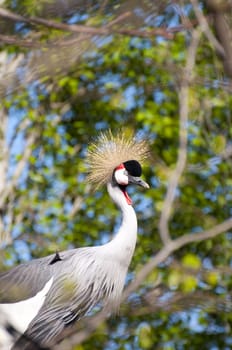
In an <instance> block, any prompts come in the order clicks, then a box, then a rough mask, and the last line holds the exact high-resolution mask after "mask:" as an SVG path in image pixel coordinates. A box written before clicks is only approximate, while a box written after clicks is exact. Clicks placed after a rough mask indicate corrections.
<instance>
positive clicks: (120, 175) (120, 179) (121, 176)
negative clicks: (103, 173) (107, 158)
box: [114, 168, 129, 186]
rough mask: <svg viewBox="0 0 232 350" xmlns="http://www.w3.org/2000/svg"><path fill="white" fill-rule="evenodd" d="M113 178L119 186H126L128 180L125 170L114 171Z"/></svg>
mask: <svg viewBox="0 0 232 350" xmlns="http://www.w3.org/2000/svg"><path fill="white" fill-rule="evenodd" d="M114 177H115V180H116V181H117V183H118V184H119V185H125V186H126V185H128V182H129V180H128V176H127V174H126V170H125V168H122V169H118V170H116V171H115V173H114Z"/></svg>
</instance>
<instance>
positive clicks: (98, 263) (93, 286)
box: [0, 160, 148, 350]
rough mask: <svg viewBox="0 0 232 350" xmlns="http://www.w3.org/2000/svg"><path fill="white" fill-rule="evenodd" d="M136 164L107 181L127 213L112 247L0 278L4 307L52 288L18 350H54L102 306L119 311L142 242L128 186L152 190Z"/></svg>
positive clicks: (61, 256) (44, 261)
mask: <svg viewBox="0 0 232 350" xmlns="http://www.w3.org/2000/svg"><path fill="white" fill-rule="evenodd" d="M130 162H131V163H129V162H128V164H126V162H124V163H121V164H119V165H118V166H117V167H116V168H114V169H112V170H113V171H112V176H111V179H110V180H108V181H107V189H108V193H109V195H110V197H111V198H112V200H113V201H114V202H115V203H116V205H117V206H118V207H119V208H120V210H121V212H122V222H121V226H120V228H119V230H118V232H117V233H116V235H115V236H114V237H113V239H112V240H111V241H109V242H108V243H106V244H104V245H101V246H97V247H85V248H78V249H72V250H68V251H64V252H59V253H56V254H53V255H50V256H47V257H44V258H41V259H36V260H33V261H31V262H29V263H26V264H21V265H19V266H17V267H15V268H13V269H11V270H10V271H8V272H4V273H2V274H0V302H1V303H9V302H10V303H15V302H18V301H20V300H25V299H28V298H31V297H33V296H34V295H36V294H37V293H39V292H40V291H41V290H42V289H43V288H45V287H46V288H47V290H46V294H43V295H41V300H42V306H41V307H40V308H39V310H38V313H37V315H36V316H35V317H34V318H33V320H32V321H31V322H30V324H29V326H28V328H27V330H26V332H25V333H24V335H23V337H21V338H20V339H19V340H18V341H17V342H16V344H15V346H14V347H13V349H21V350H26V349H32V345H31V344H30V341H31V340H32V341H33V343H35V344H39V345H40V346H42V347H50V346H52V345H54V344H55V343H56V342H57V341H58V340H60V339H61V338H62V332H63V331H64V330H65V329H66V328H67V327H69V326H71V325H72V324H73V323H74V322H75V321H76V320H78V319H79V318H81V317H83V316H84V315H85V314H86V313H87V312H88V311H90V310H91V309H92V308H93V307H94V306H95V305H97V304H99V303H100V304H103V306H104V307H105V308H107V310H109V311H115V310H117V309H118V307H119V305H120V300H121V294H122V290H123V286H124V283H125V278H126V274H127V270H128V266H129V264H130V261H131V258H132V256H133V253H134V249H135V245H136V237H137V218H136V214H135V211H134V209H133V207H132V205H131V202H130V199H129V197H128V194H127V192H126V186H127V185H128V184H129V183H130V182H134V183H137V184H139V185H141V186H143V187H148V185H147V184H146V183H145V182H144V181H142V180H141V179H140V178H139V177H138V176H140V175H141V167H140V166H138V164H139V163H138V162H137V161H135V160H132V161H130ZM133 162H134V163H133ZM137 163H138V164H137ZM133 166H134V167H135V168H136V167H137V170H136V169H134V170H133V169H132V168H133ZM127 167H128V169H129V168H131V169H130V174H129V171H127V169H126V168H127ZM133 171H134V174H133ZM135 175H136V176H135ZM19 317H20V315H19ZM27 340H28V345H27ZM27 346H28V347H27Z"/></svg>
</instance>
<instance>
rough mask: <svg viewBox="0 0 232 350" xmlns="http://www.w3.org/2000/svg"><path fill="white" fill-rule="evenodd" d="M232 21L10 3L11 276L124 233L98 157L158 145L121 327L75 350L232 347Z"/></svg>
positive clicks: (5, 65)
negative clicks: (106, 139)
mask: <svg viewBox="0 0 232 350" xmlns="http://www.w3.org/2000/svg"><path fill="white" fill-rule="evenodd" d="M231 10H232V4H231V1H226V0H220V1H219V0H212V1H197V0H192V1H184V0H183V1H149V0H147V1H146V0H140V1H137V0H134V1H131V0H124V1H123V0H121V1H120V0H104V1H103V0H102V1H94V0H92V1H91V0H85V1H82V0H66V1H63V0H43V1H37V0H14V1H10V0H9V1H8V0H7V1H1V7H0V236H1V242H2V243H1V244H2V246H1V250H0V269H1V271H3V270H5V269H8V268H10V267H12V266H14V265H17V264H19V263H22V262H25V261H29V260H31V259H33V258H38V257H42V256H46V255H48V254H51V253H54V252H55V251H57V250H58V251H61V250H65V249H69V248H73V247H83V246H86V245H98V244H102V243H105V242H107V241H108V240H109V239H110V238H111V237H112V234H113V233H114V232H115V230H116V229H117V225H118V224H119V222H120V217H119V216H118V211H117V209H116V208H115V206H114V204H113V203H111V200H110V199H109V198H108V195H107V192H106V189H105V188H100V189H98V191H97V192H94V191H93V188H92V187H91V186H90V185H89V184H88V183H87V182H86V174H87V171H88V168H87V166H86V163H85V156H86V151H87V147H88V143H89V142H90V141H93V140H94V139H95V138H96V137H97V135H99V133H100V132H101V131H105V130H107V129H109V128H110V129H111V130H112V132H115V131H118V130H120V129H123V130H124V131H125V132H127V133H128V138H129V137H130V136H131V134H135V135H136V137H138V138H144V139H146V140H147V141H148V142H149V145H150V158H149V160H148V161H147V162H146V164H145V165H144V171H143V176H144V179H146V181H147V182H148V183H149V184H150V186H151V188H150V189H149V190H148V191H143V190H137V189H136V190H135V189H131V192H130V195H131V197H132V198H133V202H134V207H135V209H136V212H137V214H138V220H139V236H138V243H137V247H136V252H135V255H134V258H133V261H132V264H131V266H130V272H129V275H128V281H127V289H126V291H128V293H127V292H126V293H127V294H125V300H124V302H123V303H122V306H121V309H120V313H119V315H118V316H114V317H111V318H109V319H108V320H107V321H106V320H105V319H101V320H100V321H99V322H97V323H96V322H95V327H93V328H94V329H93V330H90V331H89V332H87V334H86V336H85V337H84V338H83V339H82V340H81V342H79V344H78V341H77V342H76V345H72V346H71V345H70V344H68V343H67V344H66V348H65V349H69V348H70V349H75V350H82V349H86V350H88V349H105V350H119V349H120V350H124V349H125V350H140V349H165V350H172V349H178V350H182V349H196V350H198V349H201V350H204V349H207V350H209V349H211V350H217V349H220V350H226V349H231V347H232V329H231V326H232V313H231V311H232V300H231V287H232V259H231V257H232V245H231V240H232V231H231V230H232V223H231V221H230V217H231V203H232V163H231V157H232V142H231V135H232V95H231V92H232V80H231V78H232V46H231V45H232V41H231V38H232V22H231V18H232V17H231ZM224 224H225V225H224ZM220 225H221V226H220ZM197 235H201V236H197ZM170 237H171V239H173V240H177V242H179V243H178V244H179V245H178V246H175V248H172V247H171V245H170V244H169V242H170ZM186 237H187V241H186V240H185V239H186ZM188 237H191V238H190V240H189V241H188ZM192 237H198V238H196V241H194V240H195V238H193V239H192ZM182 238H183V239H182ZM191 240H192V241H191ZM175 242H176V241H175ZM187 243H190V244H187ZM160 252H163V253H164V256H161V257H160V258H159V259H157V260H155V257H156V256H157V254H159V253H160ZM158 256H160V255H158ZM151 262H152V263H151ZM149 263H151V264H152V267H151V268H150V269H149V273H145V272H144V267H146V266H148V265H147V264H149ZM143 272H144V273H143ZM137 274H139V276H140V277H141V278H140V281H139V283H138V285H136V286H135V285H132V284H131V283H133V282H132V281H133V280H134V279H135V278H136V276H137ZM1 316H2V314H0V319H1ZM2 317H3V316H2ZM4 317H5V316H4ZM90 319H91V317H90ZM8 321H9V320H8ZM77 332H78V326H77Z"/></svg>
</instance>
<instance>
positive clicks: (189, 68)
mask: <svg viewBox="0 0 232 350" xmlns="http://www.w3.org/2000/svg"><path fill="white" fill-rule="evenodd" d="M200 34H201V33H200V31H199V30H194V31H193V34H192V41H191V43H190V46H189V49H188V52H187V58H186V65H185V69H184V74H183V77H182V80H181V82H180V91H179V93H178V99H179V114H180V125H179V150H178V158H177V163H176V168H175V169H174V171H173V172H172V174H171V176H170V179H169V183H168V188H167V193H166V196H165V199H164V205H163V209H162V212H161V217H160V221H159V232H160V237H161V239H162V241H163V243H164V244H167V243H168V242H169V241H170V239H171V238H170V233H169V229H168V222H169V220H170V217H171V210H172V205H173V202H174V199H175V195H176V190H177V187H178V183H179V180H180V177H181V175H182V173H183V171H184V168H185V164H186V159H187V142H188V129H187V128H188V113H189V107H188V94H189V84H190V83H191V80H192V78H193V74H192V72H193V69H194V65H195V59H196V52H197V47H198V43H199V39H200Z"/></svg>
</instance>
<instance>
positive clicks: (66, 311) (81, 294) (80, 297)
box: [13, 249, 117, 350]
mask: <svg viewBox="0 0 232 350" xmlns="http://www.w3.org/2000/svg"><path fill="white" fill-rule="evenodd" d="M94 251H95V250H94V249H88V250H85V249H78V251H77V252H76V254H75V256H74V258H73V259H69V261H68V264H66V265H65V266H63V269H62V272H60V273H59V275H57V276H56V277H55V278H54V281H53V283H52V286H51V288H50V289H49V291H48V293H47V295H46V298H45V301H44V303H43V305H42V307H41V309H40V310H39V312H38V314H37V315H36V316H35V318H34V319H33V320H32V322H31V323H30V325H29V326H28V329H27V331H26V332H25V334H24V335H23V336H22V337H21V338H20V339H19V341H18V342H17V343H16V344H15V347H14V348H13V350H15V349H20V348H22V349H24V348H25V343H27V342H28V339H31V340H33V341H34V342H35V343H36V344H39V345H40V346H42V347H51V346H53V345H54V344H55V343H56V342H57V341H59V340H60V339H61V338H63V336H64V333H65V332H66V330H67V329H68V328H69V326H71V325H73V323H74V322H75V321H77V320H78V319H79V318H81V317H83V316H84V315H85V314H86V313H87V312H88V311H90V310H91V309H92V308H93V306H95V305H96V304H98V303H99V302H101V301H103V302H104V300H105V298H106V297H107V296H108V295H109V294H110V293H112V290H113V288H114V282H113V281H110V280H109V278H108V277H107V273H106V271H105V270H106V269H105V268H104V267H105V262H104V260H102V259H101V258H100V259H99V257H97V256H95V255H94ZM116 289H117V288H116Z"/></svg>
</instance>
